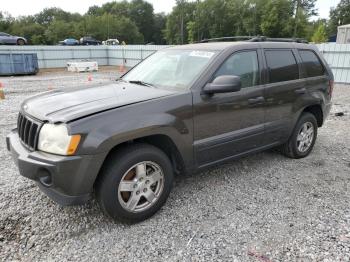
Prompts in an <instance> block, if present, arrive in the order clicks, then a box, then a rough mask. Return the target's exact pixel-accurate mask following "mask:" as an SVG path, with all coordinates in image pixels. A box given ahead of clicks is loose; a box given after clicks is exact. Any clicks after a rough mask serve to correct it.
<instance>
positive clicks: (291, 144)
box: [281, 113, 318, 159]
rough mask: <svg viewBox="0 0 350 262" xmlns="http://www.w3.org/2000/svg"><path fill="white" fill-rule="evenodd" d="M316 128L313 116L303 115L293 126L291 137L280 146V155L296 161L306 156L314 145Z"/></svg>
mask: <svg viewBox="0 0 350 262" xmlns="http://www.w3.org/2000/svg"><path fill="white" fill-rule="evenodd" d="M317 128H318V125H317V120H316V118H315V116H314V115H313V114H310V113H303V114H302V115H301V117H300V118H299V120H298V122H297V124H296V125H295V128H294V130H293V133H292V135H291V137H290V138H289V140H288V141H287V142H286V143H285V144H284V145H282V146H281V151H282V153H283V154H284V155H286V156H288V157H290V158H296V159H297V158H303V157H306V156H308V155H309V154H310V153H311V151H312V149H313V147H314V145H315V141H316V138H317Z"/></svg>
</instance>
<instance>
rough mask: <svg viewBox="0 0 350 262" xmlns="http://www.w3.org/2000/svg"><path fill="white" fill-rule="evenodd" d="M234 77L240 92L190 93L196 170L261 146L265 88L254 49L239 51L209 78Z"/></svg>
mask: <svg viewBox="0 0 350 262" xmlns="http://www.w3.org/2000/svg"><path fill="white" fill-rule="evenodd" d="M221 75H236V76H239V77H240V78H241V82H242V89H241V90H240V91H237V92H232V93H224V94H214V95H211V96H208V95H203V94H201V93H200V92H199V91H197V92H194V93H193V102H194V103H193V105H194V150H195V152H194V153H195V158H196V161H197V166H198V167H203V166H205V165H208V164H213V163H216V162H219V161H221V160H226V159H230V158H231V157H233V156H236V155H239V154H242V153H244V152H249V151H253V150H254V149H256V148H258V147H260V146H261V145H262V144H263V137H264V116H265V114H264V86H262V85H260V83H261V74H260V70H259V57H258V51H257V50H247V51H239V52H236V53H234V54H232V55H231V56H229V57H228V58H227V60H226V61H225V62H224V63H223V64H222V65H221V66H220V67H219V69H218V70H217V72H216V73H215V74H214V76H213V77H212V80H213V79H214V78H215V77H217V76H221Z"/></svg>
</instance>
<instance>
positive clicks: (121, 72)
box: [118, 64, 125, 74]
mask: <svg viewBox="0 0 350 262" xmlns="http://www.w3.org/2000/svg"><path fill="white" fill-rule="evenodd" d="M118 71H119V73H120V74H124V73H125V66H124V64H122V65H120V66H119V70H118Z"/></svg>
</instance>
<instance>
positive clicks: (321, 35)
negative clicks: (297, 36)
mask: <svg viewBox="0 0 350 262" xmlns="http://www.w3.org/2000/svg"><path fill="white" fill-rule="evenodd" d="M327 39H328V38H327V33H326V28H325V26H324V25H323V24H320V25H319V26H318V28H317V30H316V31H315V33H314V35H313V36H312V39H311V40H312V42H314V43H317V44H319V43H324V42H327Z"/></svg>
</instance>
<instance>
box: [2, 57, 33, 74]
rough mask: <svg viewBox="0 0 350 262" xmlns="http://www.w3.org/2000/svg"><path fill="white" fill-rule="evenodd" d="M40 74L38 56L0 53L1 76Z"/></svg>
mask: <svg viewBox="0 0 350 262" xmlns="http://www.w3.org/2000/svg"><path fill="white" fill-rule="evenodd" d="M38 72H39V66H38V57H37V55H36V54H11V53H10V54H9V53H6V54H4V53H3V54H1V53H0V75H35V74H36V73H38Z"/></svg>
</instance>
